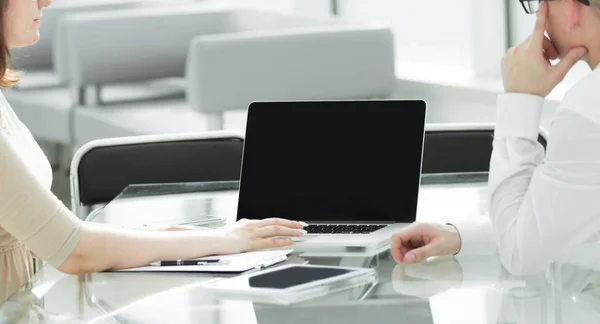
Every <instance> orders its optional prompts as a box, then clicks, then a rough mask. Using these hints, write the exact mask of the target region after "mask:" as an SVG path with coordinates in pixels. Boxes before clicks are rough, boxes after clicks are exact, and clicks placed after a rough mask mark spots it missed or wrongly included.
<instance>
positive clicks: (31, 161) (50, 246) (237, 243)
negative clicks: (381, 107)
mask: <svg viewBox="0 0 600 324" xmlns="http://www.w3.org/2000/svg"><path fill="white" fill-rule="evenodd" d="M50 2H51V0H39V1H38V0H3V1H1V2H0V6H1V8H0V22H1V24H2V28H3V36H4V37H3V39H2V40H1V41H0V53H1V54H0V55H2V58H1V59H0V71H2V72H1V73H0V86H2V87H10V86H12V85H14V84H15V83H17V82H18V77H17V75H16V74H15V73H14V72H12V71H11V70H9V68H8V63H9V60H10V53H9V50H10V48H15V47H22V46H27V45H31V44H34V43H35V42H36V41H37V40H38V37H39V33H38V26H39V24H40V17H41V10H42V9H43V8H44V7H47V6H48V5H50ZM51 182H52V171H51V168H50V164H49V162H48V160H47V159H46V157H45V156H44V154H43V152H42V151H41V149H40V147H39V146H38V145H37V143H36V142H35V140H34V139H33V137H32V136H31V134H30V133H29V131H28V130H27V128H26V127H25V126H24V125H23V124H22V123H21V122H20V121H19V120H18V118H17V116H16V115H15V113H14V112H13V110H12V109H11V108H10V106H9V105H8V103H7V102H6V100H5V98H4V96H2V95H0V287H1V288H0V300H1V299H2V298H1V297H2V295H6V294H8V293H10V292H11V291H12V292H14V290H15V288H16V287H19V286H21V285H22V284H24V283H25V282H27V281H28V280H29V279H30V278H31V276H32V258H31V253H34V254H36V255H37V256H38V257H40V258H41V259H44V260H46V261H48V262H49V263H50V264H51V265H52V266H54V267H56V268H57V269H59V270H61V271H63V272H66V273H71V274H81V273H88V272H95V271H103V270H108V269H122V268H129V267H137V266H143V265H146V264H148V263H149V262H152V261H157V260H165V259H172V260H174V259H188V258H197V257H202V256H206V255H212V254H231V253H238V252H244V251H251V250H257V249H266V248H277V247H283V246H289V245H292V244H293V241H292V240H291V239H289V238H280V237H295V236H300V235H302V234H303V233H305V231H304V230H303V229H302V228H303V227H304V226H305V224H304V223H302V222H296V221H289V220H284V219H265V220H260V221H248V220H243V221H240V222H238V223H237V224H235V225H233V226H226V227H223V228H220V229H217V230H179V231H159V230H156V231H148V230H127V229H119V228H111V227H109V226H102V225H99V224H93V223H88V222H83V221H81V220H79V219H78V218H77V217H75V216H74V215H73V214H72V213H71V212H70V211H69V210H68V209H67V208H66V207H65V206H64V205H63V204H62V203H61V202H60V201H59V200H58V199H57V198H56V197H55V196H54V195H53V194H52V193H51V191H50V184H51ZM3 289H4V290H5V291H2V290H3Z"/></svg>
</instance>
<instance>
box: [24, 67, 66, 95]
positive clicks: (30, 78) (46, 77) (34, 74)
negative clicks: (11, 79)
mask: <svg viewBox="0 0 600 324" xmlns="http://www.w3.org/2000/svg"><path fill="white" fill-rule="evenodd" d="M59 86H61V82H60V79H59V78H58V76H56V74H55V73H54V71H52V70H37V71H25V72H21V78H20V80H19V83H18V84H17V86H16V87H15V88H16V89H19V90H31V89H41V88H56V87H59Z"/></svg>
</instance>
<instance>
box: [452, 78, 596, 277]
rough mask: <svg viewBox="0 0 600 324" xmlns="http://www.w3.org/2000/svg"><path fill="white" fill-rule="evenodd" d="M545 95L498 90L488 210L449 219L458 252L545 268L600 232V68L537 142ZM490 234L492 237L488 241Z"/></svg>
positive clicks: (512, 267) (516, 269) (513, 266)
mask: <svg viewBox="0 0 600 324" xmlns="http://www.w3.org/2000/svg"><path fill="white" fill-rule="evenodd" d="M543 103H544V98H542V97H539V96H533V95H526V94H515V93H508V94H503V95H500V96H499V97H498V102H497V120H496V129H495V133H494V141H493V146H494V148H493V152H492V158H491V162H490V174H489V199H490V201H489V206H490V210H489V217H481V219H479V220H477V221H471V222H456V223H453V225H454V226H456V228H457V229H458V231H459V233H460V236H461V240H462V247H461V251H460V252H459V254H458V256H461V255H463V256H464V255H467V256H468V255H482V254H490V253H495V252H496V248H497V250H498V252H499V254H500V259H501V260H502V263H503V264H504V266H505V267H506V268H507V269H508V270H509V271H511V272H513V273H519V274H526V273H533V272H537V271H540V270H542V269H544V268H545V267H546V266H547V265H549V264H550V263H551V262H552V261H555V260H557V259H558V258H561V256H566V255H567V254H568V252H569V249H570V248H572V247H573V246H575V245H579V244H581V243H583V242H589V241H594V240H597V238H598V234H599V233H600V69H596V70H595V71H593V72H592V73H590V75H588V76H587V77H586V78H584V79H583V80H581V81H580V82H579V83H577V84H576V85H575V86H574V87H573V88H572V89H571V90H570V91H569V92H568V93H567V94H566V95H565V97H564V98H563V101H562V102H561V103H560V105H559V107H558V110H557V113H556V116H555V118H554V120H553V122H552V124H551V127H550V129H549V133H550V138H549V140H548V145H547V149H546V153H545V156H544V149H543V147H542V146H541V145H540V144H539V143H538V140H537V138H538V133H539V125H540V119H541V114H542V108H543ZM493 239H495V240H493Z"/></svg>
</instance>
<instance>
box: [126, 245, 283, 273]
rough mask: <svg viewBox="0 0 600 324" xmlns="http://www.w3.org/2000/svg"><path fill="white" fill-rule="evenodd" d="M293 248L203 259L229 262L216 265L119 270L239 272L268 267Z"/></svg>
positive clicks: (281, 258) (281, 259)
mask: <svg viewBox="0 0 600 324" xmlns="http://www.w3.org/2000/svg"><path fill="white" fill-rule="evenodd" d="M292 251H293V250H275V251H259V252H247V253H239V254H230V255H221V256H219V255H215V256H210V257H206V258H198V259H194V260H202V259H216V258H218V259H221V260H224V261H228V263H227V264H216V265H193V266H166V267H160V266H147V267H139V268H130V269H123V270H118V272H231V273H239V272H244V271H248V270H251V269H254V268H256V267H268V266H271V265H273V264H275V263H279V262H281V261H284V260H285V259H286V258H287V255H288V254H290V253H291V252H292Z"/></svg>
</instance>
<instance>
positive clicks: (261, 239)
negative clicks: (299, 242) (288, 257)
mask: <svg viewBox="0 0 600 324" xmlns="http://www.w3.org/2000/svg"><path fill="white" fill-rule="evenodd" d="M304 226H305V224H304V223H301V222H296V221H290V220H286V219H281V218H268V219H263V220H247V219H242V220H240V221H238V222H237V223H235V224H233V225H229V226H224V227H221V228H218V229H215V230H214V231H215V232H217V233H218V234H221V235H223V236H224V237H225V238H227V242H229V244H227V246H225V247H224V249H225V250H226V253H241V252H248V251H255V250H263V249H271V248H279V247H285V246H290V245H293V244H294V241H293V240H292V239H291V237H299V236H302V235H304V234H306V231H305V230H303V228H304Z"/></svg>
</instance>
